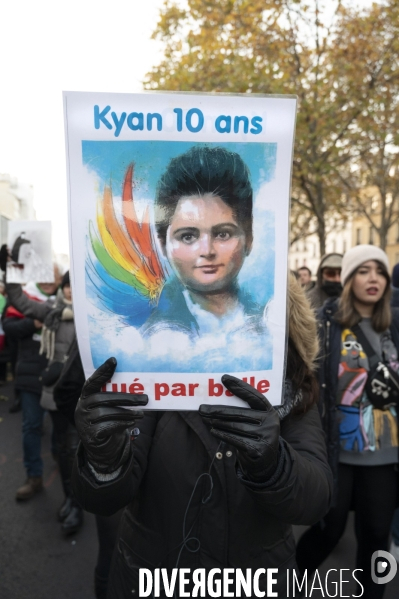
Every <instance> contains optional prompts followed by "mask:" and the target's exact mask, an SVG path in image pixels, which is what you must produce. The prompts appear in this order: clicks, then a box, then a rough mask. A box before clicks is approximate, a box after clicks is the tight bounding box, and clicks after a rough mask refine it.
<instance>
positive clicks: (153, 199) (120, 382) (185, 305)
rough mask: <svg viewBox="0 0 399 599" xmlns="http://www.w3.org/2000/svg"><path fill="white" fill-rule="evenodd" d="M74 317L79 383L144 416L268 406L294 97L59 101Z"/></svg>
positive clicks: (280, 296)
mask: <svg viewBox="0 0 399 599" xmlns="http://www.w3.org/2000/svg"><path fill="white" fill-rule="evenodd" d="M64 108H65V129H66V145H67V161H68V164H67V174H68V187H69V189H68V192H69V217H70V240H71V271H72V288H73V298H74V305H75V306H78V309H76V310H75V323H76V328H77V334H78V342H79V348H80V352H81V356H82V361H83V366H84V369H85V373H86V376H89V375H90V374H92V372H93V371H94V369H95V368H97V367H98V366H99V365H100V364H102V363H103V361H104V360H106V359H107V358H108V357H110V356H115V357H116V358H117V361H118V367H117V371H116V373H115V375H114V377H113V379H112V383H111V382H110V383H109V384H107V385H106V387H105V388H106V390H109V391H111V390H114V391H121V392H130V393H137V392H144V393H147V394H148V396H149V404H148V406H147V407H148V408H149V409H151V408H154V409H162V410H165V409H175V410H193V409H197V408H198V406H199V405H200V404H201V403H207V402H211V403H215V402H217V403H222V404H223V403H224V404H234V403H237V404H239V405H242V403H243V402H241V400H238V399H236V398H232V397H231V394H230V393H228V392H227V390H226V389H224V388H223V386H222V384H221V382H220V379H221V376H222V375H223V374H224V373H228V374H234V375H235V376H238V377H240V378H243V379H246V380H247V381H248V382H249V383H251V384H252V385H254V386H255V387H257V389H258V390H260V391H261V392H262V393H264V394H265V395H266V396H267V397H268V399H269V400H270V401H271V402H272V403H274V404H279V403H280V402H281V393H282V383H283V373H284V361H285V348H286V305H287V302H286V294H287V252H288V230H289V227H288V221H289V203H290V183H291V164H292V152H293V141H294V129H295V115H296V99H295V98H293V97H289V96H286V97H277V96H249V95H221V94H183V93H176V94H171V93H170V94H168V93H143V94H103V93H80V92H65V93H64Z"/></svg>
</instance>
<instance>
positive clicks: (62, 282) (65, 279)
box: [61, 270, 71, 289]
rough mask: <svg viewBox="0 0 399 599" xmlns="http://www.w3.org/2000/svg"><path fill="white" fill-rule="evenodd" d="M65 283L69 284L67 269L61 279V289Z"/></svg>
mask: <svg viewBox="0 0 399 599" xmlns="http://www.w3.org/2000/svg"><path fill="white" fill-rule="evenodd" d="M65 285H69V286H70V285H71V281H70V280H69V270H67V271H66V273H65V274H64V276H63V277H62V281H61V289H64V287H65Z"/></svg>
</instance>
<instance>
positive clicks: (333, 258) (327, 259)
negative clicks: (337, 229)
mask: <svg viewBox="0 0 399 599" xmlns="http://www.w3.org/2000/svg"><path fill="white" fill-rule="evenodd" d="M319 268H320V270H322V269H323V268H342V254H335V253H333V254H326V255H325V256H323V258H322V259H321V262H320V266H319Z"/></svg>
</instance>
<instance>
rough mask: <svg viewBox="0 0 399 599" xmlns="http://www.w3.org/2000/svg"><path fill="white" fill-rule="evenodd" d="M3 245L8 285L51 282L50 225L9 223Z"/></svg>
mask: <svg viewBox="0 0 399 599" xmlns="http://www.w3.org/2000/svg"><path fill="white" fill-rule="evenodd" d="M7 245H8V249H9V252H10V257H11V260H10V261H9V262H8V263H7V282H8V283H20V284H24V283H28V282H30V281H35V282H36V283H53V282H54V269H53V260H52V245H51V222H50V221H37V220H11V221H9V222H8V234H7Z"/></svg>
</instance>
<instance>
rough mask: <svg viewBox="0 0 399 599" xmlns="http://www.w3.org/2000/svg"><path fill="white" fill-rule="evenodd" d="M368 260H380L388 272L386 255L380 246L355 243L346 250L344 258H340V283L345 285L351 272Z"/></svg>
mask: <svg viewBox="0 0 399 599" xmlns="http://www.w3.org/2000/svg"><path fill="white" fill-rule="evenodd" d="M369 260H376V261H377V262H381V264H383V265H384V266H385V268H386V269H387V272H389V262H388V256H387V255H386V253H385V252H384V251H383V250H382V249H381V248H378V247H376V246H375V245H366V244H364V245H356V246H355V247H354V248H351V249H350V250H348V251H347V252H346V254H345V255H344V259H343V260H342V270H341V283H342V285H345V283H346V281H347V280H348V279H349V277H350V276H351V274H353V272H354V271H355V270H356V269H357V268H359V266H361V265H362V264H363V263H364V262H368V261H369Z"/></svg>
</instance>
